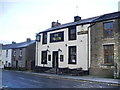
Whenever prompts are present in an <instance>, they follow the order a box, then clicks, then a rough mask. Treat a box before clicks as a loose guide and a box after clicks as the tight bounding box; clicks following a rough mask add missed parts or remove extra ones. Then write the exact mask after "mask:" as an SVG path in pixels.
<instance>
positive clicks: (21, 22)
mask: <svg viewBox="0 0 120 90" xmlns="http://www.w3.org/2000/svg"><path fill="white" fill-rule="evenodd" d="M119 1H120V0H0V43H3V44H9V43H11V42H12V41H15V42H17V43H19V42H23V41H26V38H31V39H32V40H35V36H36V33H39V32H41V31H44V30H46V29H48V28H51V22H53V21H57V20H58V21H59V22H60V23H61V24H65V23H69V22H73V21H74V16H77V15H78V16H80V17H81V18H82V19H85V18H90V17H94V16H99V15H102V14H106V13H112V12H116V11H118V2H119Z"/></svg>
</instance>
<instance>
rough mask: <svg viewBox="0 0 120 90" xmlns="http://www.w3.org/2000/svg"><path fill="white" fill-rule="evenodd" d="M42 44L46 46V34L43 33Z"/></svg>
mask: <svg viewBox="0 0 120 90" xmlns="http://www.w3.org/2000/svg"><path fill="white" fill-rule="evenodd" d="M43 44H47V33H43Z"/></svg>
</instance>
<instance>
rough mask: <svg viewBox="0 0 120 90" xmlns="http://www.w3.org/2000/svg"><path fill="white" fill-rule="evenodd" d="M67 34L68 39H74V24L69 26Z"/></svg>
mask: <svg viewBox="0 0 120 90" xmlns="http://www.w3.org/2000/svg"><path fill="white" fill-rule="evenodd" d="M68 34H69V35H68V39H69V40H76V26H72V27H69V29H68Z"/></svg>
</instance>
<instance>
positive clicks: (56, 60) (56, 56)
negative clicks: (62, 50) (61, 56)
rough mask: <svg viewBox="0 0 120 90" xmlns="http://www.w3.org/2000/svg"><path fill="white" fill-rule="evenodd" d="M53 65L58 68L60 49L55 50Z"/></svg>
mask: <svg viewBox="0 0 120 90" xmlns="http://www.w3.org/2000/svg"><path fill="white" fill-rule="evenodd" d="M52 67H53V68H58V51H53V61H52Z"/></svg>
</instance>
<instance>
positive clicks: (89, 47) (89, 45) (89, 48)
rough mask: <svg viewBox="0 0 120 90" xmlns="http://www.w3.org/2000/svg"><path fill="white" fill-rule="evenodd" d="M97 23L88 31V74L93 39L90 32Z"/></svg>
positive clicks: (88, 28)
mask: <svg viewBox="0 0 120 90" xmlns="http://www.w3.org/2000/svg"><path fill="white" fill-rule="evenodd" d="M94 25H95V23H93V24H91V25H90V26H88V27H87V31H88V36H87V41H88V42H87V44H88V45H87V48H88V55H87V60H88V63H87V68H88V72H89V67H90V60H91V59H90V58H91V57H90V56H91V42H90V40H91V38H90V34H91V31H90V27H92V26H94Z"/></svg>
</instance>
